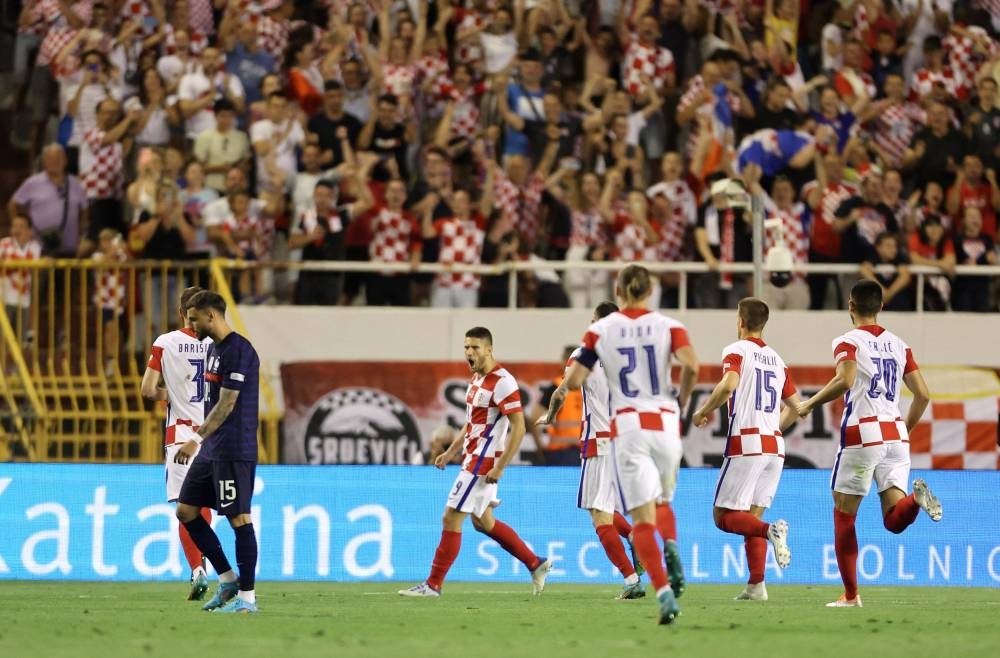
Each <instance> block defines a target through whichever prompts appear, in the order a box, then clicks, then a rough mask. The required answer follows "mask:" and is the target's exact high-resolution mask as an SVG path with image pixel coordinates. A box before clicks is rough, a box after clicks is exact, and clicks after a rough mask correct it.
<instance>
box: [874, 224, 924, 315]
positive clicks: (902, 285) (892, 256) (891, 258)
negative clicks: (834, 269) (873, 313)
mask: <svg viewBox="0 0 1000 658" xmlns="http://www.w3.org/2000/svg"><path fill="white" fill-rule="evenodd" d="M885 266H891V268H889V271H888V272H886V271H883V270H884V269H885ZM861 277H862V278H864V279H870V280H871V281H875V282H877V283H878V284H879V285H880V286H882V310H883V311H912V310H914V307H915V305H914V302H913V288H912V287H911V286H910V283H911V282H912V278H913V277H912V275H911V274H910V266H909V262H908V260H907V258H906V256H905V255H904V254H903V253H902V252H901V251H900V249H899V243H898V242H897V240H896V236H895V235H893V234H892V233H880V234H879V236H878V237H877V238H875V245H874V247H873V249H872V252H871V253H870V254H869V256H868V257H867V258H865V260H864V261H863V262H862V263H861Z"/></svg>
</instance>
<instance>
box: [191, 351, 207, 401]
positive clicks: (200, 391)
mask: <svg viewBox="0 0 1000 658" xmlns="http://www.w3.org/2000/svg"><path fill="white" fill-rule="evenodd" d="M188 363H190V364H191V365H193V366H194V377H193V380H194V384H195V387H196V388H195V392H194V395H193V396H192V397H191V402H201V401H203V400H204V399H205V360H204V359H188Z"/></svg>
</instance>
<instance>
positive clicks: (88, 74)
mask: <svg viewBox="0 0 1000 658" xmlns="http://www.w3.org/2000/svg"><path fill="white" fill-rule="evenodd" d="M73 79H76V80H78V81H77V82H74V81H72V80H73ZM121 97H122V91H121V89H120V88H119V87H118V86H117V85H116V84H115V83H114V80H113V79H112V77H111V74H110V71H109V70H108V61H107V58H106V57H105V56H104V54H103V53H101V52H99V51H96V50H89V51H87V52H85V53H83V55H81V56H80V69H79V71H78V73H76V74H74V75H73V76H70V78H67V79H66V80H65V81H64V83H63V84H62V86H61V94H60V99H61V100H60V106H61V107H62V108H63V115H64V116H68V117H71V118H72V121H73V132H72V133H71V134H70V137H69V141H68V142H67V144H66V147H67V153H66V155H67V157H68V161H69V171H70V173H76V172H78V171H83V169H81V163H80V161H79V151H80V147H81V146H82V144H83V138H84V135H86V134H87V133H88V132H90V131H91V130H92V129H93V128H94V126H96V125H97V123H98V117H97V106H98V105H99V104H100V102H101V101H103V100H104V99H105V98H114V99H118V100H121Z"/></svg>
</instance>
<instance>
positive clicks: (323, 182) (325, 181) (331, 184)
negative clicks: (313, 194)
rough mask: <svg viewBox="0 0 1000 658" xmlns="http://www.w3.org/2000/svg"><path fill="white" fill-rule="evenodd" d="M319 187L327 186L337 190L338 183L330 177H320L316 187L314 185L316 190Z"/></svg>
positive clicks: (332, 190) (329, 188) (334, 190)
mask: <svg viewBox="0 0 1000 658" xmlns="http://www.w3.org/2000/svg"><path fill="white" fill-rule="evenodd" d="M317 187H325V188H327V189H328V190H330V191H331V192H336V191H337V186H336V184H335V183H334V182H333V181H332V180H330V179H329V178H320V179H319V180H318V181H316V185H315V187H313V189H314V190H315V189H316V188H317Z"/></svg>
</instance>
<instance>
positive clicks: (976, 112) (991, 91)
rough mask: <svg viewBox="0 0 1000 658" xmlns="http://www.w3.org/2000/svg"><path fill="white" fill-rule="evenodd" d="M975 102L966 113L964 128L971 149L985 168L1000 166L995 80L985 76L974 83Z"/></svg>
mask: <svg viewBox="0 0 1000 658" xmlns="http://www.w3.org/2000/svg"><path fill="white" fill-rule="evenodd" d="M976 89H977V90H978V92H979V93H978V96H977V98H976V102H975V103H974V104H973V105H972V106H971V107H970V108H969V111H968V112H967V113H966V117H967V118H966V123H965V130H966V133H967V134H968V136H969V141H970V142H971V145H972V148H973V150H974V151H975V152H976V154H977V155H978V156H979V158H980V159H981V160H982V161H983V165H984V166H985V167H986V168H987V169H998V168H1000V108H998V107H997V81H996V80H994V79H993V78H990V77H985V78H983V79H981V80H980V81H979V84H978V85H976Z"/></svg>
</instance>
